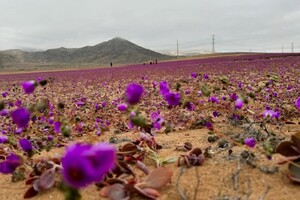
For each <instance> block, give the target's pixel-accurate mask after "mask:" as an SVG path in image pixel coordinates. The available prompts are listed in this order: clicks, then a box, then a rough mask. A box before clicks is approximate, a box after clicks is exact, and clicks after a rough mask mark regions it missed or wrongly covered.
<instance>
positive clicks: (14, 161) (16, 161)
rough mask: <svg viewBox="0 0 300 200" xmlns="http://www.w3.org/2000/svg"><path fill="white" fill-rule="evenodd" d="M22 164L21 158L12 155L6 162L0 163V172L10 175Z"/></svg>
mask: <svg viewBox="0 0 300 200" xmlns="http://www.w3.org/2000/svg"><path fill="white" fill-rule="evenodd" d="M20 164H21V160H20V158H19V157H18V156H17V155H15V154H10V155H9V156H8V157H7V158H6V160H5V161H2V162H0V172H1V173H3V174H10V173H12V172H13V171H15V169H16V168H17V167H18V166H19V165H20Z"/></svg>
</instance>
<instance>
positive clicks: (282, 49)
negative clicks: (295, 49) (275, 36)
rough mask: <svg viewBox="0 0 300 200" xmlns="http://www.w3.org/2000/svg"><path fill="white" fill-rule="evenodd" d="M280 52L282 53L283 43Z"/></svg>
mask: <svg viewBox="0 0 300 200" xmlns="http://www.w3.org/2000/svg"><path fill="white" fill-rule="evenodd" d="M281 53H283V45H282V46H281Z"/></svg>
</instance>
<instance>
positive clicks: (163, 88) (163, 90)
mask: <svg viewBox="0 0 300 200" xmlns="http://www.w3.org/2000/svg"><path fill="white" fill-rule="evenodd" d="M169 92H170V88H169V85H168V83H167V82H166V81H161V82H160V83H159V93H160V94H161V95H163V96H165V94H167V93H169Z"/></svg>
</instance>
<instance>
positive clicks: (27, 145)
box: [19, 138, 32, 152]
mask: <svg viewBox="0 0 300 200" xmlns="http://www.w3.org/2000/svg"><path fill="white" fill-rule="evenodd" d="M19 144H20V146H21V147H22V149H23V150H24V151H26V152H29V151H32V144H31V142H30V141H29V140H27V139H25V138H23V139H21V140H19Z"/></svg>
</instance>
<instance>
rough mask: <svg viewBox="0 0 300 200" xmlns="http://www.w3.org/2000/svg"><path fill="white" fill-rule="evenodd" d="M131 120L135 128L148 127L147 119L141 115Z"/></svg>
mask: <svg viewBox="0 0 300 200" xmlns="http://www.w3.org/2000/svg"><path fill="white" fill-rule="evenodd" d="M130 120H131V122H132V123H133V124H134V125H135V126H139V127H146V125H147V123H146V120H145V118H144V117H142V116H140V115H137V116H134V117H131V119H130Z"/></svg>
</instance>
